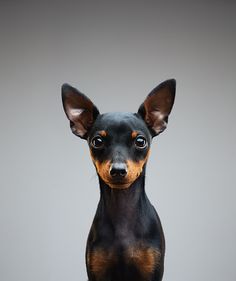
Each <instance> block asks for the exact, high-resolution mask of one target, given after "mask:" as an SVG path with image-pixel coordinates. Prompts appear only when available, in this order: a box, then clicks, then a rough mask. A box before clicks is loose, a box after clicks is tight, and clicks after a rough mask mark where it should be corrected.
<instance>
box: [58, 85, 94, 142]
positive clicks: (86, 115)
mask: <svg viewBox="0 0 236 281" xmlns="http://www.w3.org/2000/svg"><path fill="white" fill-rule="evenodd" d="M61 93H62V103H63V107H64V110H65V113H66V116H67V118H68V119H69V120H70V127H71V130H72V132H73V133H74V134H75V135H76V136H79V137H80V138H82V139H87V136H88V132H89V130H90V129H91V127H92V125H93V123H94V121H95V120H96V118H97V116H98V115H99V111H98V109H97V107H96V106H95V105H94V104H93V103H92V101H91V100H90V99H89V98H88V97H86V96H85V95H84V94H82V93H80V92H79V91H78V90H77V89H76V88H74V87H72V86H70V85H68V84H63V85H62V88H61Z"/></svg>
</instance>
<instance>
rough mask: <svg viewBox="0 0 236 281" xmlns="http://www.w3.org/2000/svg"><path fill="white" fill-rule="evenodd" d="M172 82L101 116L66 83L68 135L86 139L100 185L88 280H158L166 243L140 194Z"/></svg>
mask: <svg viewBox="0 0 236 281" xmlns="http://www.w3.org/2000/svg"><path fill="white" fill-rule="evenodd" d="M175 88H176V82H175V80H174V79H170V80H166V81H164V82H163V83H161V84H160V85H159V86H157V87H156V88H154V89H153V90H152V91H151V93H150V94H149V95H148V96H147V98H146V99H145V101H144V102H143V103H142V104H141V106H140V107H139V109H138V112H137V113H120V112H117V113H105V114H100V113H99V111H98V109H97V107H96V106H95V105H94V104H93V103H92V101H91V100H90V99H89V98H88V97H86V96H85V95H84V94H82V93H80V92H79V91H78V90H77V89H75V88H73V87H72V86H70V85H68V84H64V85H63V86H62V101H63V107H64V110H65V113H66V116H67V118H68V119H69V121H70V127H71V130H72V132H73V133H74V134H75V135H76V136H79V137H80V138H82V139H85V140H87V142H88V145H89V149H90V154H91V157H92V161H93V163H94V165H95V168H96V171H97V174H98V178H99V185H100V200H99V203H98V207H97V211H96V214H95V217H94V220H93V224H92V226H91V230H90V233H89V236H88V241H87V247H86V267H87V274H88V278H89V281H160V280H162V276H163V270H164V254H165V239H164V234H163V230H162V226H161V222H160V219H159V217H158V215H157V213H156V211H155V209H154V207H153V206H152V205H151V203H150V201H149V199H148V198H147V195H146V193H145V188H144V184H145V168H146V163H147V159H148V156H149V152H150V145H151V141H152V138H153V137H155V136H156V135H158V134H160V133H161V132H163V131H164V130H165V128H166V125H167V122H168V116H169V114H170V112H171V109H172V106H173V103H174V99H175Z"/></svg>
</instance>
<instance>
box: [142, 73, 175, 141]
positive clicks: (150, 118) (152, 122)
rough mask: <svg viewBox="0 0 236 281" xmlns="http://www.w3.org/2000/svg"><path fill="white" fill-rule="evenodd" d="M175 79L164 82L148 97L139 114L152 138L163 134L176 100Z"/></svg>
mask: <svg viewBox="0 0 236 281" xmlns="http://www.w3.org/2000/svg"><path fill="white" fill-rule="evenodd" d="M175 88H176V81H175V79H170V80H166V81H164V82H162V83H161V84H160V85H158V86H157V87H156V88H154V89H153V90H152V91H151V93H150V94H149V95H148V96H147V98H146V99H145V101H144V103H143V104H141V106H140V107H139V110H138V113H139V115H141V117H142V118H143V120H144V121H145V123H146V124H147V126H148V128H149V130H150V132H151V134H152V136H153V137H154V136H156V135H158V134H160V133H161V132H163V131H164V130H165V128H166V126H167V123H168V116H169V114H170V112H171V109H172V106H173V104H174V100H175Z"/></svg>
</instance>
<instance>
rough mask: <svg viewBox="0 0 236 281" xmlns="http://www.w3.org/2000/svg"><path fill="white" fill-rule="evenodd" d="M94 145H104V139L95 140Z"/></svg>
mask: <svg viewBox="0 0 236 281" xmlns="http://www.w3.org/2000/svg"><path fill="white" fill-rule="evenodd" d="M93 144H94V145H95V146H101V145H102V139H101V138H99V137H98V138H95V139H94V141H93Z"/></svg>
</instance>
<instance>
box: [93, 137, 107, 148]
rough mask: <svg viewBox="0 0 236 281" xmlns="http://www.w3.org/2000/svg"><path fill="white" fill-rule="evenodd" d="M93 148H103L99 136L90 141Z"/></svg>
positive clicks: (102, 140)
mask: <svg viewBox="0 0 236 281" xmlns="http://www.w3.org/2000/svg"><path fill="white" fill-rule="evenodd" d="M91 145H92V147H93V148H96V149H100V148H103V147H104V139H103V138H102V137H101V136H95V137H93V138H92V140H91Z"/></svg>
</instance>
